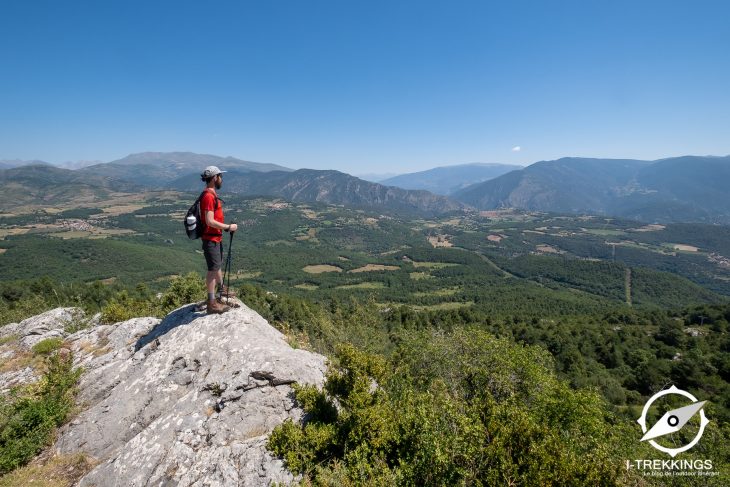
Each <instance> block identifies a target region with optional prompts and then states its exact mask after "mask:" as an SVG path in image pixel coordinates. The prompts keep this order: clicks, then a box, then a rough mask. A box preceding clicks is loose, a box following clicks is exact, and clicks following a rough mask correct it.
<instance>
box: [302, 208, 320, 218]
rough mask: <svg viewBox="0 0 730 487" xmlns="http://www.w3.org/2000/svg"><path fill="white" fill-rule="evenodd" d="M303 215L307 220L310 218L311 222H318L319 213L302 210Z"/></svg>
mask: <svg viewBox="0 0 730 487" xmlns="http://www.w3.org/2000/svg"><path fill="white" fill-rule="evenodd" d="M301 211H302V215H304V217H305V218H309V219H310V220H316V219H317V213H316V212H314V211H312V210H305V209H303V210H301Z"/></svg>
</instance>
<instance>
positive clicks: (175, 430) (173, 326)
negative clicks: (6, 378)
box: [0, 304, 326, 487]
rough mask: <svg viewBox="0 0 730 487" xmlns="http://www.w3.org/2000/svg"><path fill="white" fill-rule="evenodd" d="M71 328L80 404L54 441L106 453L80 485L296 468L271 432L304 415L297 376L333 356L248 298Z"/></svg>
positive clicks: (217, 479) (221, 479)
mask: <svg viewBox="0 0 730 487" xmlns="http://www.w3.org/2000/svg"><path fill="white" fill-rule="evenodd" d="M54 312H57V313H60V311H59V310H54ZM49 313H50V312H49ZM26 321H27V320H26ZM21 324H22V323H21ZM19 325H20V324H19ZM19 325H18V326H16V327H15V328H14V329H13V331H12V332H13V333H14V334H15V335H17V336H18V337H19V339H20V341H21V342H22V341H23V339H24V338H25V337H26V336H29V335H24V333H26V331H27V330H26V328H27V327H19ZM35 329H37V328H35ZM62 329H63V327H60V328H59V327H57V326H50V327H49V329H48V333H51V331H53V333H57V332H58V330H62ZM61 333H63V332H62V331H61ZM40 336H41V337H44V335H43V334H41V335H40ZM54 336H55V335H54ZM40 339H43V338H40ZM65 339H66V342H67V345H68V347H69V348H70V349H71V350H72V351H73V352H74V360H75V362H76V364H77V365H78V366H82V367H83V368H84V370H85V372H84V374H83V376H82V378H81V381H80V385H79V395H78V402H79V404H80V405H81V407H82V409H83V410H82V412H81V413H80V414H79V415H78V416H76V417H75V418H74V419H73V420H72V421H71V422H70V423H69V424H68V425H66V426H65V427H63V428H62V429H61V431H60V433H59V435H58V440H57V442H56V444H55V449H56V450H57V451H58V452H59V453H72V452H85V453H87V454H88V455H90V456H92V457H94V458H95V459H97V460H98V461H99V462H100V463H99V464H98V465H97V466H96V468H94V469H93V470H92V471H91V472H89V473H88V474H87V475H86V476H85V477H84V478H82V479H81V481H80V483H79V485H81V486H92V485H93V486H100V487H101V486H147V485H150V486H151V485H177V486H186V485H221V486H229V485H242V486H247V485H251V486H254V485H255V486H259V485H269V484H271V483H273V482H278V483H285V484H286V483H289V482H292V481H293V480H295V479H294V477H293V476H292V475H291V473H289V472H288V471H287V470H286V469H285V468H284V467H283V464H282V462H281V460H279V459H277V458H274V457H272V456H271V455H270V454H269V452H268V451H267V450H266V448H265V444H266V440H267V438H268V435H269V434H270V433H271V431H272V430H273V428H274V427H275V426H276V425H278V424H280V423H282V422H283V421H284V420H286V419H287V418H291V419H293V420H296V421H298V420H301V415H302V412H301V410H300V409H299V408H298V407H297V405H296V403H295V401H294V397H293V394H292V389H291V384H293V383H309V384H317V385H322V383H323V382H324V374H325V370H326V369H325V358H324V357H322V356H321V355H317V354H314V353H311V352H307V351H304V350H295V349H292V348H291V347H290V346H289V345H288V344H287V342H286V341H285V337H284V336H283V335H282V334H281V333H280V332H278V331H277V330H276V329H274V328H273V327H272V326H271V325H269V324H268V323H267V322H266V320H264V319H263V318H262V317H261V316H260V315H258V314H257V313H256V312H254V311H252V310H251V309H249V308H248V307H246V306H245V305H242V304H241V306H240V307H239V308H235V309H233V310H231V311H229V312H228V313H225V314H223V315H213V316H207V315H205V314H204V313H197V312H195V307H194V306H193V305H189V306H184V307H182V308H179V309H177V310H175V311H174V312H172V313H170V314H169V315H168V316H167V317H165V318H164V319H163V320H159V319H156V318H136V319H132V320H128V321H125V322H121V323H117V324H114V325H99V326H94V327H91V328H89V329H86V330H82V331H79V332H76V333H74V334H72V335H69V336H66V337H65ZM0 385H1V384H0Z"/></svg>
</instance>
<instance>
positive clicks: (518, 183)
mask: <svg viewBox="0 0 730 487" xmlns="http://www.w3.org/2000/svg"><path fill="white" fill-rule="evenodd" d="M28 163H30V165H25V164H28ZM207 165H217V166H219V167H220V168H221V169H224V170H226V171H228V173H227V174H226V176H225V178H224V181H225V183H224V184H225V191H227V192H232V193H238V194H242V195H247V196H253V195H259V196H276V197H281V198H285V199H287V200H291V201H297V202H309V201H311V202H324V203H330V204H338V205H345V206H353V207H364V208H378V209H381V210H382V211H399V212H402V211H406V212H410V213H421V214H424V215H429V216H433V215H439V214H444V213H450V212H454V211H463V210H466V209H468V208H476V209H480V210H491V209H498V208H519V209H524V210H531V211H543V212H554V213H568V214H599V215H607V216H616V217H622V218H631V219H636V220H641V221H647V222H657V223H663V222H680V221H685V222H706V223H720V224H730V189H728V188H730V156H725V157H713V156H683V157H674V158H667V159H659V160H656V161H645V160H637V159H591V158H577V157H566V158H562V159H557V160H553V161H540V162H537V163H535V164H532V165H530V166H527V167H519V166H511V165H505V164H464V165H458V166H450V167H438V168H434V169H430V170H428V171H421V172H417V173H411V174H403V175H400V176H396V177H393V178H389V179H386V180H384V181H383V182H382V183H373V182H369V181H365V180H363V179H359V178H356V177H354V176H351V175H349V174H346V173H342V172H339V171H334V170H314V169H299V170H293V169H290V168H287V167H284V166H280V165H276V164H265V163H259V162H251V161H245V160H241V159H236V158H233V157H220V156H215V155H209V154H195V153H191V152H167V153H165V152H145V153H139V154H131V155H129V156H127V157H125V158H122V159H119V160H116V161H112V162H109V163H100V164H92V165H90V166H87V167H81V168H80V169H76V170H68V169H62V168H58V167H54V166H51V165H49V164H47V163H44V162H42V161H18V160H2V161H0V183H2V184H3V188H4V189H3V192H4V193H5V194H6V195H7V197H6V198H4V200H5V201H6V202H12V204H14V205H16V206H17V205H22V204H39V205H52V204H58V203H62V204H63V203H68V202H71V201H75V200H83V201H93V200H94V199H97V200H98V199H99V198H103V197H105V195H108V194H109V193H110V192H113V191H121V192H133V191H139V190H141V189H176V190H185V191H197V190H199V189H200V188H201V182H200V178H199V173H200V171H201V169H202V168H203V167H205V166H207ZM473 181H481V182H476V183H475V184H470V185H467V184H468V183H469V182H473ZM465 185H467V186H465ZM464 186H465V187H464ZM459 188H461V189H459ZM9 204H10V203H8V204H5V205H3V208H5V209H8V208H9V207H8V205H9ZM11 206H12V205H11Z"/></svg>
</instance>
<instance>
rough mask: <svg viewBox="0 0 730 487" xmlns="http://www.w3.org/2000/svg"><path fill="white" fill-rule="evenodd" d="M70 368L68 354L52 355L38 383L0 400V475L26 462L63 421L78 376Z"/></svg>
mask: <svg viewBox="0 0 730 487" xmlns="http://www.w3.org/2000/svg"><path fill="white" fill-rule="evenodd" d="M72 365H73V357H72V356H71V355H70V354H68V355H60V354H53V355H51V356H50V357H48V358H47V359H46V371H45V373H44V374H43V377H42V378H41V380H40V382H38V383H37V384H33V385H31V386H28V387H25V388H22V389H15V390H13V391H11V393H10V395H9V396H3V397H0V475H2V474H5V473H7V472H9V471H11V470H13V469H15V468H17V467H19V466H21V465H24V464H25V463H27V462H28V461H30V460H31V459H32V458H33V457H34V456H35V455H36V454H37V453H38V452H39V451H40V450H41V449H42V448H43V447H45V446H46V445H48V444H49V443H50V441H51V439H52V433H53V430H54V429H55V428H56V427H58V426H60V425H61V424H63V422H64V421H65V420H66V417H67V416H68V414H69V412H70V411H71V409H72V408H73V405H74V400H73V392H74V387H75V385H76V382H77V381H78V378H79V375H80V374H81V370H80V369H73V367H72Z"/></svg>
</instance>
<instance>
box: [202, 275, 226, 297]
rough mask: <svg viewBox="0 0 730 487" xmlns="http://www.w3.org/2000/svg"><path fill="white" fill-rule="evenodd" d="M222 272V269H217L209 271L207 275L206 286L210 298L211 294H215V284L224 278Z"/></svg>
mask: <svg viewBox="0 0 730 487" xmlns="http://www.w3.org/2000/svg"><path fill="white" fill-rule="evenodd" d="M220 273H221V271H220V269H219V270H217V271H208V273H207V274H206V275H205V287H206V288H207V289H208V298H210V295H211V294H213V295H215V284H216V282H220V280H221V279H222V278H221V277H220Z"/></svg>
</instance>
